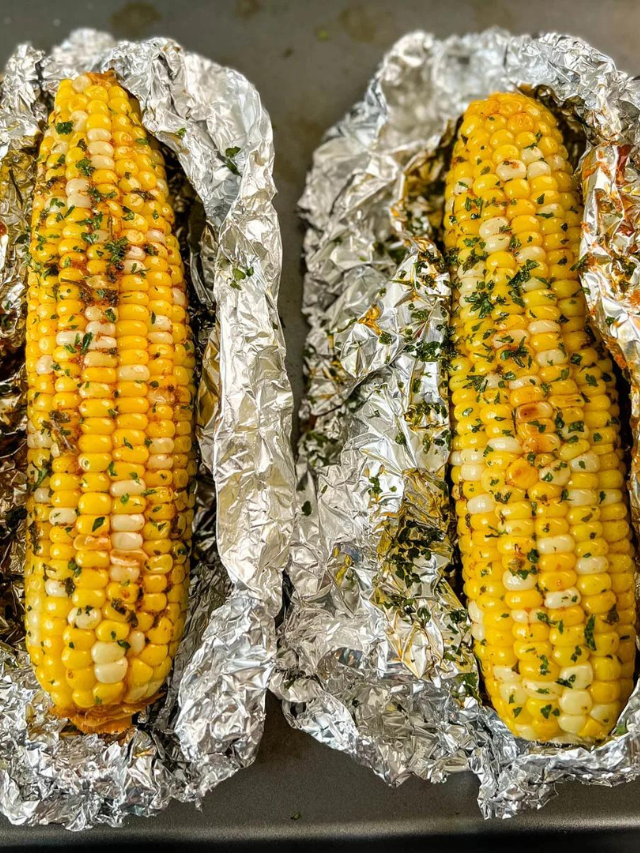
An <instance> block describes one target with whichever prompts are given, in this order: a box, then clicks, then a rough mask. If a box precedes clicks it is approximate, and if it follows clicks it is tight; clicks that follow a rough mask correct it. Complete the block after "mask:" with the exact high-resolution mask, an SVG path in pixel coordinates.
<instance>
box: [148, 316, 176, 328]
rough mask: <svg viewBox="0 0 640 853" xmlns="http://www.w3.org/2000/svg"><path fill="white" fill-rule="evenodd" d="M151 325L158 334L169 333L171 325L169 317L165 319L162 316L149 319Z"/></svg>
mask: <svg viewBox="0 0 640 853" xmlns="http://www.w3.org/2000/svg"><path fill="white" fill-rule="evenodd" d="M151 325H152V327H153V328H154V329H157V330H158V331H159V332H170V331H171V328H172V325H173V324H172V322H171V320H170V319H169V317H166V316H165V315H164V314H156V315H155V317H152V319H151Z"/></svg>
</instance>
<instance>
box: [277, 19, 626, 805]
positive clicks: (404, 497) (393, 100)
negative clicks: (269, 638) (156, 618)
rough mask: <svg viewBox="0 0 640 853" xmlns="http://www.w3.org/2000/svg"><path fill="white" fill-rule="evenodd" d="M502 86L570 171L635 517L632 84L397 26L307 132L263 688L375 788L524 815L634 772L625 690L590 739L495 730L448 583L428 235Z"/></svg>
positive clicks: (576, 63)
mask: <svg viewBox="0 0 640 853" xmlns="http://www.w3.org/2000/svg"><path fill="white" fill-rule="evenodd" d="M515 89H520V90H522V91H525V92H526V93H528V94H532V95H534V96H536V97H539V98H541V99H543V100H544V102H545V103H546V104H547V105H548V106H549V107H550V108H551V109H552V110H554V111H555V112H556V114H557V115H558V116H559V119H560V120H561V122H562V124H563V126H564V128H565V130H566V136H567V140H568V141H567V145H568V147H569V149H570V153H571V154H575V155H576V156H575V163H576V165H577V166H578V168H579V169H580V170H581V175H582V184H583V191H584V200H585V227H584V237H583V241H582V245H581V265H582V268H583V284H584V288H585V292H586V295H587V301H588V304H589V308H590V312H591V315H592V320H593V322H594V323H595V324H596V325H597V326H598V328H599V329H600V332H601V333H602V336H603V338H604V339H605V341H606V342H607V345H608V346H609V348H610V351H611V352H612V354H613V356H614V357H615V358H616V360H617V362H618V364H619V365H621V366H622V367H623V368H624V370H625V373H626V377H627V379H628V380H629V382H630V387H631V394H630V400H631V409H632V412H631V426H632V434H633V444H634V447H633V451H632V471H631V477H630V490H631V502H632V513H633V517H634V522H635V526H636V532H637V531H638V521H639V510H640V480H639V476H640V460H639V458H638V455H637V447H636V440H637V434H638V417H639V415H640V323H639V322H638V320H637V317H638V307H639V306H640V264H639V262H638V257H639V255H638V250H639V248H640V245H639V243H638V241H639V239H640V207H639V203H638V197H639V195H640V156H639V149H638V143H639V142H640V133H639V131H638V126H639V125H638V117H639V111H640V87H639V85H638V81H637V80H634V79H632V78H630V77H628V76H626V75H625V74H623V73H621V72H619V71H617V70H616V68H615V66H614V64H613V62H612V61H611V60H610V59H609V58H608V57H606V56H603V55H602V54H600V53H598V52H597V51H596V50H594V49H593V48H592V47H590V46H589V45H588V44H586V43H585V42H583V41H581V40H579V39H576V38H572V37H570V36H563V35H556V34H548V35H543V36H540V37H530V36H521V37H513V36H511V35H509V33H507V32H505V31H503V30H497V29H492V30H488V31H486V32H483V33H479V34H473V35H467V36H463V37H457V36H455V37H452V38H449V39H446V40H444V41H442V40H439V39H437V38H435V37H434V36H433V35H430V34H428V33H424V32H414V33H411V34H409V35H407V36H405V37H404V38H402V39H401V40H400V41H399V42H397V44H396V45H395V46H394V47H393V48H392V49H391V50H390V52H389V53H388V54H387V55H386V56H385V57H384V59H383V61H382V63H381V66H380V68H379V69H378V71H377V73H376V75H375V77H374V79H373V80H372V82H371V83H370V85H369V87H368V89H367V91H366V94H365V96H364V98H363V100H362V101H361V102H359V103H358V104H356V105H355V106H354V107H353V108H352V110H351V111H350V112H349V113H348V114H347V116H346V117H345V118H344V119H343V120H342V121H341V122H339V124H338V125H336V126H335V127H334V128H332V129H331V130H330V131H329V132H328V133H327V134H326V136H325V138H324V140H323V142H322V144H321V145H320V147H319V148H318V150H317V151H316V153H315V156H314V162H313V168H312V169H311V171H310V173H309V176H308V180H307V185H306V189H305V192H304V195H303V197H302V199H301V202H300V210H301V215H302V217H303V219H304V220H305V221H306V223H307V226H308V227H307V231H306V237H305V244H304V249H305V259H306V264H307V274H306V280H305V291H304V310H305V312H306V315H307V317H308V319H309V323H310V326H311V331H310V333H309V337H308V341H307V349H306V370H307V375H308V390H307V394H306V397H305V400H304V402H303V405H302V410H301V423H302V436H301V440H300V445H299V455H298V470H297V473H298V509H297V520H296V526H295V532H294V539H293V545H292V552H291V561H290V564H289V566H288V578H289V582H288V604H287V608H286V611H285V619H284V621H283V624H282V626H281V630H280V635H279V657H278V668H277V672H276V674H275V676H274V678H273V680H272V686H273V689H275V691H276V693H277V694H278V695H279V697H280V698H281V699H282V700H283V707H284V711H285V714H286V716H287V718H288V720H289V722H290V723H291V725H292V726H294V727H296V728H298V729H302V730H304V731H307V732H309V733H310V734H311V735H313V736H314V737H315V738H317V739H318V740H320V741H322V742H323V743H325V744H327V745H329V746H331V747H333V748H335V749H338V750H341V751H344V752H346V753H348V754H350V755H351V756H353V757H354V758H355V759H356V760H358V761H359V762H361V763H363V764H364V765H366V766H368V767H370V768H372V769H373V770H374V771H375V772H376V773H377V774H378V775H380V776H381V777H382V778H383V779H385V780H386V781H387V782H388V783H390V784H399V783H401V782H402V781H404V780H405V779H407V778H408V777H409V776H410V775H411V774H415V775H417V776H420V777H422V778H425V779H429V780H431V781H440V780H442V779H444V778H445V776H446V774H447V773H448V772H452V771H459V770H472V771H473V772H475V773H476V775H477V776H478V778H479V780H480V793H479V800H478V801H479V805H480V808H481V810H482V813H483V814H484V815H485V816H486V817H496V816H497V817H509V816H512V815H514V814H516V813H517V812H518V811H520V810H522V809H524V808H531V807H533V808H539V807H540V806H542V805H543V804H544V803H545V802H546V801H547V800H548V799H549V798H550V797H552V796H553V795H554V793H555V783H557V782H562V781H568V780H579V781H581V782H591V783H596V784H602V785H615V784H618V783H621V782H623V781H627V780H629V779H631V778H635V777H636V776H638V775H639V774H640V766H639V764H638V761H637V755H638V753H639V751H640V690H639V689H638V688H636V690H635V692H634V694H633V695H632V697H631V699H630V701H629V703H628V706H627V708H626V709H625V710H624V712H623V715H622V717H621V719H620V722H619V725H618V727H617V728H616V730H615V732H614V734H613V736H612V737H611V738H609V739H608V741H607V742H605V743H603V744H602V745H599V746H597V747H595V748H592V749H589V748H585V747H581V746H565V747H560V746H543V745H540V744H532V743H527V742H525V741H522V740H520V739H517V738H515V737H514V736H513V735H511V733H510V732H509V731H508V730H507V728H506V726H504V724H503V723H502V722H501V721H500V720H499V719H498V717H497V715H496V714H495V712H494V711H493V710H492V709H491V708H490V707H489V706H488V705H486V704H484V702H483V699H482V695H481V684H480V678H479V670H478V666H477V664H476V662H475V659H474V656H473V653H472V646H471V637H470V632H469V627H470V626H469V621H468V617H467V615H466V612H465V610H464V608H463V606H462V604H461V601H460V599H459V598H458V597H457V594H456V590H457V589H459V580H458V578H457V572H456V566H455V565H454V564H452V562H451V552H452V544H453V542H454V539H453V537H452V534H453V527H452V524H451V513H450V505H449V499H448V496H447V490H446V487H445V463H446V459H447V455H448V449H447V438H448V430H449V418H448V409H447V394H446V379H445V376H444V375H443V373H444V367H443V362H445V361H446V356H447V353H446V349H447V324H448V318H449V310H450V282H449V279H448V276H447V274H446V271H445V268H444V264H443V260H442V256H441V254H440V251H439V249H438V241H437V234H438V228H439V226H440V224H441V222H442V210H443V177H444V170H445V169H446V167H447V159H448V156H449V153H450V148H451V142H452V139H453V135H454V131H455V127H456V124H457V122H458V120H459V118H460V116H461V115H462V113H463V112H464V110H465V109H466V107H467V105H468V104H469V102H470V101H472V100H474V99H476V98H483V97H486V96H488V95H489V94H490V93H491V92H494V91H511V90H515ZM579 154H582V158H581V159H580V161H579V165H578V155H579Z"/></svg>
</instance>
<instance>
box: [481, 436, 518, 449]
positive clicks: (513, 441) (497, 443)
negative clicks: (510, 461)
mask: <svg viewBox="0 0 640 853" xmlns="http://www.w3.org/2000/svg"><path fill="white" fill-rule="evenodd" d="M487 446H488V447H491V448H492V449H493V450H499V451H503V452H504V453H522V445H521V444H520V442H519V441H518V439H517V438H514V437H513V436H509V435H505V436H502V437H501V438H490V439H489V441H488V442H487Z"/></svg>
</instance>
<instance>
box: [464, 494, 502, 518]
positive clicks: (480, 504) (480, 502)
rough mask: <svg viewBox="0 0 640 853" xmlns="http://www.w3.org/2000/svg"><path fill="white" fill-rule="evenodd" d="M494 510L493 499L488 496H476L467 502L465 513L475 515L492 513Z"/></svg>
mask: <svg viewBox="0 0 640 853" xmlns="http://www.w3.org/2000/svg"><path fill="white" fill-rule="evenodd" d="M495 508H496V503H495V501H494V499H493V498H492V497H491V495H489V494H484V495H476V496H475V497H474V498H471V499H470V500H469V501H468V502H467V512H468V513H469V514H470V515H477V514H478V513H481V512H492V511H493V510H494V509H495Z"/></svg>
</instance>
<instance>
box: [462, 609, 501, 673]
mask: <svg viewBox="0 0 640 853" xmlns="http://www.w3.org/2000/svg"><path fill="white" fill-rule="evenodd" d="M468 609H469V618H470V619H471V621H472V622H484V613H483V612H482V610H481V609H480V607H479V606H478V604H477V602H475V601H470V602H469V608H468ZM494 672H495V669H494Z"/></svg>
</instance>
